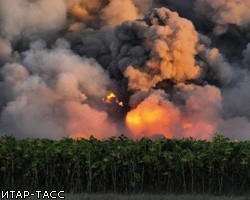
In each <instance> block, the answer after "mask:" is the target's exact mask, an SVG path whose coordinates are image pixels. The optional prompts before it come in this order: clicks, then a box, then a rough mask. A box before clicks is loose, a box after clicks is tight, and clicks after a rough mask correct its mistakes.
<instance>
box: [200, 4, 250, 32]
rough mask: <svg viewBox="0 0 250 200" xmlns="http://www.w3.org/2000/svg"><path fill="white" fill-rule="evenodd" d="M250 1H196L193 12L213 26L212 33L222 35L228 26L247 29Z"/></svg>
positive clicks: (249, 19)
mask: <svg viewBox="0 0 250 200" xmlns="http://www.w3.org/2000/svg"><path fill="white" fill-rule="evenodd" d="M249 9H250V1H248V0H196V3H195V10H196V12H197V13H198V14H199V15H201V16H202V17H204V18H205V19H206V20H211V22H212V23H213V24H214V33H215V34H219V35H220V34H223V33H225V32H227V31H228V29H229V27H230V26H233V25H235V26H237V27H239V28H240V29H242V30H246V29H249V24H250V13H249Z"/></svg>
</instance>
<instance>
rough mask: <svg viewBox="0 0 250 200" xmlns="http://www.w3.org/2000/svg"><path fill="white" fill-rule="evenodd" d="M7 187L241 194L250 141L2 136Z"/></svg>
mask: <svg viewBox="0 0 250 200" xmlns="http://www.w3.org/2000/svg"><path fill="white" fill-rule="evenodd" d="M8 189H12V190H14V189H15V190H48V189H50V190H65V191H66V192H77V193H126V194H135V193H145V192H146V193H153V194H162V193H170V194H187V193H189V194H191V193H192V194H195V193H198V194H209V195H218V194H219V195H229V196H230V195H243V196H244V195H247V194H249V192H250V141H244V142H238V141H229V139H227V138H224V137H223V136H221V135H216V136H215V137H214V139H213V141H211V142H209V141H202V140H194V139H182V140H176V139H173V140H170V139H165V138H163V139H158V140H154V141H152V140H150V139H147V138H144V139H141V140H137V141H133V140H130V139H128V138H126V137H125V136H120V137H118V138H110V139H107V140H102V141H101V140H97V139H95V138H93V137H92V138H90V139H89V140H85V139H81V140H73V139H69V138H64V139H62V140H60V141H54V140H49V139H22V140H18V139H16V138H14V137H11V136H4V137H0V190H8ZM126 198H127V197H126V196H124V197H122V196H121V199H126ZM138 198H139V197H138ZM164 198H165V197H164ZM164 198H163V196H161V197H160V196H158V197H157V198H152V199H164ZM89 199H91V198H89ZM102 199H103V198H102ZM135 199H136V198H135ZM170 199H171V198H170Z"/></svg>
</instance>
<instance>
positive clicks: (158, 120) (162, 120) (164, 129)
mask: <svg viewBox="0 0 250 200" xmlns="http://www.w3.org/2000/svg"><path fill="white" fill-rule="evenodd" d="M160 104H161V103H160V101H159V99H157V98H156V97H155V96H152V97H149V98H148V99H146V100H144V101H143V102H142V103H141V104H139V105H138V106H137V108H135V109H133V110H131V111H130V112H129V113H128V114H127V117H126V124H127V126H128V128H129V129H130V131H131V132H132V133H133V136H134V137H135V138H140V137H152V136H153V135H155V134H162V135H164V136H165V137H168V138H172V137H173V135H172V133H171V130H170V127H171V124H172V123H173V122H172V121H175V120H176V118H177V116H178V111H177V110H176V109H175V108H174V107H173V106H171V104H168V103H165V105H164V106H161V105H160ZM165 108H168V109H165Z"/></svg>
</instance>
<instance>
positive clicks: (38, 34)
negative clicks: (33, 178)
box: [0, 0, 250, 140]
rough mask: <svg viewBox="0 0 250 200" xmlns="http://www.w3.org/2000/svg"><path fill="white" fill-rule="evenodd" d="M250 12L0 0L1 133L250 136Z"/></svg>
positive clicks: (159, 0) (135, 1)
mask: <svg viewBox="0 0 250 200" xmlns="http://www.w3.org/2000/svg"><path fill="white" fill-rule="evenodd" d="M249 9H250V2H249V1H248V0H244V1H237V0H219V1H218V0H190V1H185V0H168V1H163V0H150V1H149V0H125V1H120V0H97V1H92V0H54V1H53V2H52V1H48V0H39V1H37V0H23V1H18V0H8V1H7V0H0V93H1V96H0V135H3V134H13V135H15V136H18V137H49V138H55V139H59V138H62V137H65V136H70V137H73V138H77V137H85V138H88V137H90V136H91V135H94V136H95V137H98V138H107V137H110V136H116V135H119V134H122V133H125V134H127V135H128V136H129V137H132V138H135V139H137V138H141V137H144V136H146V137H152V138H155V137H159V136H165V137H169V138H182V137H195V138H197V139H211V138H212V137H213V134H214V133H215V132H222V133H223V134H224V135H226V136H227V137H230V138H231V139H235V138H236V139H240V140H246V139H250V134H249V131H250V122H249V121H250V115H249V113H250V106H249V101H250V95H249V92H248V91H249V89H250V88H249V85H250V71H249V69H250V35H249V30H250V15H249V12H248V10H249ZM111 92H113V93H111ZM110 93H111V94H112V95H110V96H109V98H110V99H108V100H107V98H108V95H109V94H110Z"/></svg>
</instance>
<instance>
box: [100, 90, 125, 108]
mask: <svg viewBox="0 0 250 200" xmlns="http://www.w3.org/2000/svg"><path fill="white" fill-rule="evenodd" d="M102 101H103V102H105V103H107V104H112V102H113V101H114V102H116V103H117V104H118V105H119V106H121V107H123V102H121V101H119V100H118V99H117V97H116V95H115V93H113V92H110V93H109V95H108V96H107V97H106V98H102Z"/></svg>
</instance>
